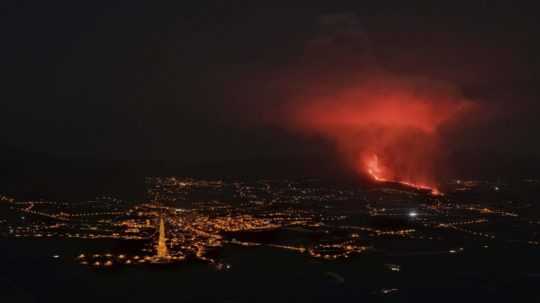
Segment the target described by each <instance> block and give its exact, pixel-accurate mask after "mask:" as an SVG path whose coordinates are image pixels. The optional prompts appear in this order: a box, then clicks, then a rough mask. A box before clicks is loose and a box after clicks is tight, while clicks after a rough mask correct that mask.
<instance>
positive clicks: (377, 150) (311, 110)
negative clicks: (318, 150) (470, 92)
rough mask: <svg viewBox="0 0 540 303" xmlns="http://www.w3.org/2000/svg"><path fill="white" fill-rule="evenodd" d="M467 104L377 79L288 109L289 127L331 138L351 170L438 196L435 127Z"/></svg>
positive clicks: (441, 92)
mask: <svg viewBox="0 0 540 303" xmlns="http://www.w3.org/2000/svg"><path fill="white" fill-rule="evenodd" d="M470 106H471V103H470V102H469V101H467V100H465V99H464V98H462V97H460V95H459V94H458V93H457V92H456V91H454V90H452V89H450V88H449V87H448V86H443V85H440V84H433V83H426V82H425V81H423V82H421V83H419V82H411V81H407V82H405V81H398V80H396V79H377V80H371V81H367V82H364V83H361V84H360V85H358V86H355V87H352V88H343V89H340V90H338V91H337V93H336V94H335V95H333V96H309V97H307V98H305V99H302V100H299V101H298V102H296V103H294V104H293V105H292V106H291V108H290V109H289V113H290V115H291V119H290V126H291V127H293V128H295V129H300V130H303V131H306V132H311V133H317V134H319V135H323V136H324V137H326V138H328V139H331V140H332V141H333V142H335V143H336V146H337V148H338V150H339V152H340V154H341V155H342V156H343V158H344V160H345V161H346V162H347V163H350V165H351V166H352V167H354V169H355V170H356V171H358V172H359V173H361V174H365V175H368V176H370V177H372V178H373V179H374V180H375V181H380V182H397V183H401V184H403V185H407V186H412V187H415V188H417V189H423V190H429V191H431V192H432V193H433V194H440V192H439V190H438V189H437V182H436V180H437V178H436V172H435V171H434V167H436V166H438V165H437V163H436V162H437V161H438V158H440V157H438V154H439V153H440V152H441V149H440V148H441V147H440V146H439V141H440V139H441V138H440V136H441V133H440V128H441V127H442V126H443V125H444V124H445V123H448V122H450V121H452V120H455V119H457V118H459V116H460V114H461V113H463V112H464V111H466V110H468V109H469V108H470Z"/></svg>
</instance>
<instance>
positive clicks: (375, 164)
mask: <svg viewBox="0 0 540 303" xmlns="http://www.w3.org/2000/svg"><path fill="white" fill-rule="evenodd" d="M365 169H366V172H367V173H368V175H369V176H370V177H372V178H373V180H375V181H377V182H394V183H399V184H401V185H405V186H408V187H413V188H416V189H419V190H428V191H429V192H431V194H432V195H434V196H440V195H443V193H442V192H441V191H439V189H437V187H434V186H432V185H427V184H422V183H412V182H408V181H402V180H393V179H389V178H388V177H386V173H385V170H384V169H383V167H381V165H380V164H379V157H378V156H377V155H372V156H371V157H370V158H368V159H366V161H365Z"/></svg>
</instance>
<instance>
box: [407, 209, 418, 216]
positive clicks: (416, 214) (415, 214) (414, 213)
mask: <svg viewBox="0 0 540 303" xmlns="http://www.w3.org/2000/svg"><path fill="white" fill-rule="evenodd" d="M416 216H418V213H417V212H415V211H414V210H413V211H410V212H409V217H411V218H414V217H416Z"/></svg>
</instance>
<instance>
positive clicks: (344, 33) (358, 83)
mask: <svg viewBox="0 0 540 303" xmlns="http://www.w3.org/2000/svg"><path fill="white" fill-rule="evenodd" d="M316 32H317V34H316V35H315V36H313V37H312V38H311V39H308V40H307V41H306V43H305V45H304V48H303V51H302V53H301V55H299V56H298V57H296V58H295V60H292V62H288V64H286V65H284V66H282V67H280V68H275V69H272V70H265V71H264V72H263V73H254V74H252V75H251V76H252V77H251V78H250V79H244V81H243V83H244V84H246V87H248V88H247V89H246V90H247V91H251V93H252V94H253V96H252V97H251V98H247V99H255V100H259V101H260V102H259V103H258V105H257V108H256V109H254V110H255V111H258V114H256V115H250V116H249V117H246V118H245V119H246V120H248V121H250V122H251V123H256V124H266V125H273V126H277V127H281V128H285V129H287V130H289V131H290V132H291V133H294V134H296V135H299V136H318V137H322V138H324V139H325V140H327V141H330V142H332V144H333V145H334V146H335V148H336V151H337V154H338V155H339V156H338V158H339V159H330V160H331V161H341V162H344V163H346V164H347V166H348V167H349V168H350V169H352V170H354V171H356V172H358V173H359V174H365V175H368V176H370V175H372V173H373V170H371V171H370V164H372V163H373V159H376V160H377V161H376V163H377V168H376V173H377V176H371V177H376V178H379V179H384V180H392V181H397V182H406V183H413V184H418V185H422V186H431V187H436V186H437V182H438V181H437V180H438V176H439V175H440V174H442V173H443V171H444V170H445V168H444V165H442V161H444V159H445V154H444V153H445V151H444V148H443V147H442V144H441V142H442V141H443V140H444V138H443V136H444V134H445V133H448V132H449V129H451V128H452V127H453V125H455V123H459V120H460V119H461V117H463V116H464V115H467V114H469V115H470V113H471V112H473V111H475V110H477V109H478V103H477V102H473V101H472V100H470V99H468V98H466V97H465V96H464V95H463V94H462V93H461V91H460V89H459V88H458V87H457V86H456V85H454V84H452V83H449V82H446V81H442V80H433V79H430V78H423V77H421V76H418V75H414V76H409V75H405V74H402V73H395V72H392V71H389V70H387V69H386V68H384V67H383V66H382V65H381V64H379V63H378V62H377V61H378V60H377V56H376V54H375V53H374V52H373V49H372V45H371V42H370V39H369V36H368V35H367V34H366V32H365V31H364V30H363V28H362V26H361V21H360V20H359V19H358V18H357V17H356V16H355V15H354V14H349V13H345V14H337V15H326V16H322V17H321V18H320V19H319V20H318V26H317V31H316ZM396 51H399V50H396ZM420 62H421V61H420V60H419V64H420ZM261 83H264V84H262V85H261ZM253 117H256V118H254V119H252V118H253ZM442 130H444V131H442Z"/></svg>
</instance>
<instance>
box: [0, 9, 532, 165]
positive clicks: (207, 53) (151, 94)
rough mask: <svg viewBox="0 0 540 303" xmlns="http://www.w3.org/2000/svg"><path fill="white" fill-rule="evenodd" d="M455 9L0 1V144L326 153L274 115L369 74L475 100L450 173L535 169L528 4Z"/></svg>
mask: <svg viewBox="0 0 540 303" xmlns="http://www.w3.org/2000/svg"><path fill="white" fill-rule="evenodd" d="M289 2H291V3H292V1H289ZM451 2H452V3H451ZM453 2H454V1H444V2H442V1H437V3H435V1H396V2H392V1H349V2H340V3H339V4H337V3H334V1H310V2H309V5H300V4H298V5H292V4H291V3H289V4H288V5H286V6H285V5H283V6H281V5H279V4H278V3H277V1H272V2H269V3H264V4H263V3H262V2H259V1H256V2H255V1H212V2H205V1H171V2H170V3H165V2H162V1H146V2H143V1H125V2H116V1H2V4H0V9H1V11H2V18H0V23H1V24H0V28H1V29H0V31H1V37H2V47H1V48H0V60H1V66H2V75H3V80H2V83H3V85H2V90H1V92H0V99H1V102H2V110H1V116H0V137H1V138H2V142H1V145H0V146H1V147H2V149H3V150H4V151H6V150H9V151H16V152H12V153H11V154H10V153H6V155H7V156H6V157H10V155H13V154H16V155H20V154H21V153H23V154H25V155H26V154H32V155H36V154H38V155H40V154H44V155H48V156H51V157H58V158H85V159H103V160H118V159H120V160H126V159H127V160H175V161H182V162H183V163H188V164H190V163H202V162H207V161H210V162H212V161H214V162H215V161H229V160H239V159H263V158H264V159H268V158H274V157H299V156H300V157H302V156H303V155H306V157H307V156H310V155H313V154H325V153H327V152H328V150H333V149H334V148H335V146H334V145H333V144H332V143H329V142H328V140H329V139H328V137H325V136H324V134H323V135H321V134H320V133H315V134H313V133H306V132H304V131H303V130H298V129H296V128H294V127H292V128H291V127H289V126H288V124H287V122H286V120H287V119H284V115H287V113H286V112H285V113H284V110H285V111H286V110H287V109H288V108H289V106H290V105H291V104H294V102H296V101H295V100H297V97H298V96H299V95H302V96H305V95H306V94H307V93H306V92H312V91H313V90H319V89H320V90H321V92H319V93H320V94H324V95H326V96H327V95H332V93H333V92H334V91H337V90H339V89H340V88H341V87H342V86H350V85H351V83H350V82H351V81H350V79H351V78H353V77H357V75H358V74H359V73H360V74H361V75H362V77H364V78H369V77H370V75H371V73H373V74H378V73H381V71H382V73H383V74H384V75H386V78H387V77H392V78H394V77H395V78H399V79H424V80H422V81H424V82H425V81H429V83H433V82H437V83H444V85H445V87H446V86H451V87H452V91H454V90H455V91H459V95H460V98H463V99H467V100H469V101H471V102H472V103H473V104H475V106H477V110H475V111H474V113H469V114H468V115H464V116H463V117H462V118H461V119H460V120H459V121H454V122H453V124H452V127H451V129H448V130H445V131H444V136H442V137H443V139H442V140H443V141H444V144H443V145H444V150H445V151H446V154H447V158H448V159H451V160H448V161H453V163H452V165H454V166H456V167H476V166H478V167H491V166H492V164H490V162H489V161H493V159H499V160H500V159H505V161H507V163H512V161H518V160H516V159H519V161H525V162H524V163H525V164H523V163H522V164H520V165H522V166H527V165H529V164H530V165H533V162H534V163H536V164H534V165H537V163H538V162H537V159H538V158H539V157H540V140H538V132H539V131H540V122H538V118H537V117H538V114H539V113H540V105H539V104H538V97H539V95H540V94H539V92H540V89H539V87H540V86H539V84H540V73H539V68H540V60H539V54H540V42H539V40H538V37H540V26H539V24H538V20H540V19H538V16H537V15H536V14H537V11H538V10H537V9H535V8H534V7H533V6H532V5H526V4H523V3H525V2H523V3H521V2H519V3H518V2H515V1H467V2H471V3H467V4H456V3H453ZM255 3H256V4H255ZM388 75H390V76H388ZM383 78H384V77H383ZM425 79H427V80H425ZM400 81H402V80H400ZM414 81H416V80H414ZM428 85H429V86H431V85H432V84H428ZM433 104H434V108H435V109H436V108H437V106H438V105H437V101H434V103H433ZM308 106H309V105H308ZM337 106H339V105H337ZM440 110H446V109H445V108H444V107H440ZM6 157H4V158H6ZM523 159H526V160H523ZM471 161H474V162H475V165H472V163H471ZM478 161H480V162H481V161H484V162H485V163H483V164H482V165H477V164H478V163H476V162H478ZM503 162H504V161H503ZM507 166H508V165H507ZM505 169H507V168H505Z"/></svg>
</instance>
